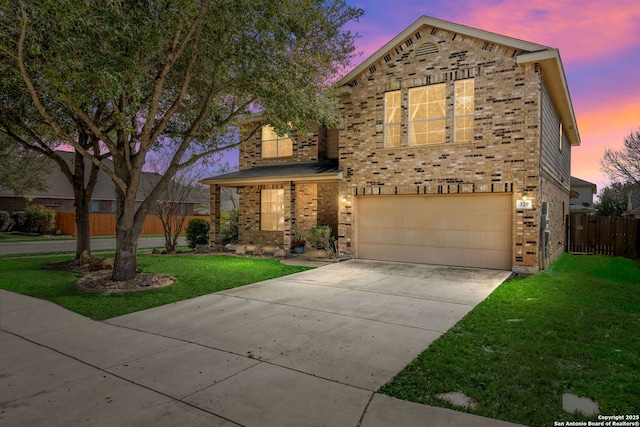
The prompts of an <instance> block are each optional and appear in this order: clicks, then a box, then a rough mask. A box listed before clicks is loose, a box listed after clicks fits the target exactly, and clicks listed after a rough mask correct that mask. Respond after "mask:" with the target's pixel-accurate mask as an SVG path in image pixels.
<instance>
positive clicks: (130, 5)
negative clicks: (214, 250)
mask: <svg viewBox="0 0 640 427" xmlns="http://www.w3.org/2000/svg"><path fill="white" fill-rule="evenodd" d="M0 4H1V5H2V8H0V20H2V22H1V23H0V52H2V53H1V54H2V62H3V64H4V65H3V70H2V71H3V73H9V74H10V75H11V76H12V78H18V79H19V80H20V81H21V83H22V84H23V86H22V87H23V88H24V91H23V95H22V96H26V97H28V99H29V102H31V103H32V105H33V108H34V109H35V110H37V112H38V114H39V116H40V118H39V122H38V123H37V124H34V126H46V127H47V128H49V129H50V130H51V133H52V134H53V135H55V136H56V137H57V139H58V140H59V141H63V142H65V143H67V144H69V145H71V146H73V147H74V148H75V150H76V151H77V152H78V153H80V154H82V155H83V156H84V157H85V158H87V159H89V160H90V161H91V163H92V164H94V165H96V166H97V167H99V168H100V169H102V170H103V171H104V172H105V173H106V174H107V175H108V176H109V177H110V178H111V179H112V181H113V183H114V186H115V193H116V202H117V214H116V217H117V218H116V222H117V225H116V259H115V267H114V272H113V276H112V278H113V279H114V280H126V279H130V278H132V277H134V276H135V274H136V267H137V259H136V250H137V239H138V237H139V235H140V232H141V230H142V225H143V222H144V218H145V216H146V215H147V213H148V212H149V210H150V209H151V207H152V206H153V204H154V203H155V200H156V199H157V198H158V196H159V195H160V194H161V193H162V192H163V191H164V190H165V188H166V187H167V185H168V184H169V182H170V181H171V179H172V177H173V176H174V175H175V174H176V173H177V172H178V171H179V170H180V169H183V168H185V167H188V166H189V165H192V164H193V163H195V162H196V161H198V159H200V158H203V157H206V156H209V155H211V154H212V153H216V152H220V151H221V150H225V149H228V148H229V147H231V146H234V145H237V144H239V143H241V142H242V141H238V139H237V138H233V135H237V133H233V132H231V127H232V126H234V125H237V124H238V123H239V119H240V118H241V117H242V116H243V115H246V114H247V113H249V112H251V111H261V112H262V113H263V115H264V117H265V120H266V121H268V122H269V123H270V124H272V125H273V126H274V127H275V128H276V130H277V131H279V132H287V131H288V132H291V133H293V130H294V129H295V130H297V131H298V132H305V131H306V130H308V129H309V125H310V124H311V123H314V122H316V123H317V122H320V123H327V124H335V123H336V122H337V121H338V109H337V97H336V96H335V95H336V94H335V93H333V92H332V91H331V90H330V88H329V82H330V81H331V79H332V77H334V75H335V73H336V72H337V71H338V70H339V69H340V68H343V67H346V66H348V64H349V61H350V59H351V57H352V54H353V52H354V35H353V34H351V33H350V32H349V31H346V30H344V29H343V26H344V24H346V23H347V22H349V21H350V20H352V19H357V18H358V17H359V16H360V15H361V14H362V11H361V10H359V9H354V8H351V7H349V6H348V5H346V3H345V2H344V1H343V0H325V1H313V0H278V1H274V0H209V1H207V0H164V1H154V0H146V1H145V0H142V1H137V2H128V1H122V0H113V1H104V0H100V1H98V0H81V1H78V0H73V1H72V0H48V1H44V0H40V1H38V0H33V1H29V2H26V1H24V2H23V1H17V0H0ZM69 117H75V118H77V120H79V122H80V123H81V124H82V125H81V126H82V127H83V129H86V130H87V132H88V133H89V135H90V136H91V137H92V138H95V139H96V140H97V141H99V142H100V143H101V144H104V150H100V151H99V152H96V151H95V150H93V151H90V150H87V149H86V148H85V147H83V146H82V145H81V144H80V143H79V142H78V139H77V138H76V135H74V134H71V133H70V132H69V128H68V126H65V122H66V121H67V120H68V118H69ZM158 146H171V147H172V150H173V157H172V160H171V162H170V164H169V166H168V168H167V171H166V173H165V174H164V175H163V176H162V177H161V179H159V180H158V182H157V183H156V185H155V187H154V188H153V189H152V190H151V191H150V192H149V195H148V197H147V198H146V199H145V200H144V201H142V203H140V205H139V206H138V205H136V203H135V197H136V193H137V191H138V188H139V186H140V182H141V174H142V168H143V166H144V164H145V161H146V159H147V155H148V154H149V153H150V152H151V151H152V150H154V148H156V147H158ZM104 152H108V153H109V155H110V157H111V159H112V160H113V167H112V168H109V167H108V166H107V164H105V163H104V162H103V161H102V160H103V159H102V158H101V154H102V153H104Z"/></svg>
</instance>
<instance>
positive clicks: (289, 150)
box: [262, 126, 293, 158]
mask: <svg viewBox="0 0 640 427" xmlns="http://www.w3.org/2000/svg"><path fill="white" fill-rule="evenodd" d="M292 155H293V144H292V141H291V138H289V137H288V136H287V135H284V136H278V135H277V134H276V133H275V132H274V131H273V128H272V127H271V126H263V127H262V157H263V158H265V157H287V156H292Z"/></svg>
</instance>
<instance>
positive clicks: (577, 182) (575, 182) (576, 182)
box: [571, 176, 598, 194]
mask: <svg viewBox="0 0 640 427" xmlns="http://www.w3.org/2000/svg"><path fill="white" fill-rule="evenodd" d="M571 187H591V192H592V193H593V194H596V193H597V192H598V188H597V187H596V185H595V184H594V183H593V182H589V181H585V180H584V179H580V178H576V177H575V176H572V177H571Z"/></svg>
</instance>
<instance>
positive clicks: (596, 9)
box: [450, 0, 640, 63]
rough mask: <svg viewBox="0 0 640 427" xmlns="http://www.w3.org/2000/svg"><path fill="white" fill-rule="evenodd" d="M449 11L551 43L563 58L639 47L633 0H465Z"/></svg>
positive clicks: (475, 23)
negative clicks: (527, 0)
mask: <svg viewBox="0 0 640 427" xmlns="http://www.w3.org/2000/svg"><path fill="white" fill-rule="evenodd" d="M452 13H453V14H454V16H451V17H450V18H453V19H456V20H457V22H460V23H462V24H465V25H469V26H472V27H476V28H480V29H483V30H487V31H491V32H495V33H499V34H503V35H507V36H510V37H515V38H519V39H522V40H526V41H530V42H534V43H539V44H543V45H546V46H551V47H557V48H559V49H560V51H561V52H562V56H563V60H564V61H565V62H566V63H574V62H575V63H582V62H590V61H594V60H597V59H601V58H605V57H609V56H612V55H616V54H618V53H620V52H623V51H628V50H630V49H632V48H634V47H635V48H638V47H640V31H638V27H637V25H638V20H639V19H640V2H639V1H638V0H616V1H609V2H606V4H604V3H603V2H602V1H600V0H565V1H561V0H536V1H535V2H533V1H532V2H522V1H520V0H515V1H514V0H502V1H498V2H493V3H489V4H488V3H487V2H486V0H469V1H466V2H464V6H463V7H459V8H458V9H457V10H455V11H453V12H452Z"/></svg>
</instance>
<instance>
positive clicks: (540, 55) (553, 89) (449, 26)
mask: <svg viewBox="0 0 640 427" xmlns="http://www.w3.org/2000/svg"><path fill="white" fill-rule="evenodd" d="M425 26H426V27H432V28H439V29H442V30H446V31H451V32H453V33H457V34H461V35H463V36H468V37H473V38H477V39H481V40H485V41H488V42H491V43H496V44H501V45H504V46H508V47H512V48H514V49H516V50H519V51H522V52H519V53H518V54H517V55H516V62H517V64H519V65H524V64H533V63H535V64H538V65H539V66H540V68H541V69H542V72H543V73H544V76H545V83H546V84H547V88H548V90H549V93H550V95H551V99H552V100H553V103H554V105H555V108H556V111H557V112H558V115H559V116H560V120H561V121H562V125H563V128H564V130H565V132H566V134H567V138H568V139H569V143H570V144H571V145H580V134H579V132H578V125H577V122H576V118H575V113H574V111H573V104H572V103H571V97H570V95H569V87H568V85H567V80H566V76H565V73H564V68H563V66H562V61H561V59H560V52H559V51H558V49H554V48H551V47H548V46H544V45H541V44H537V43H531V42H527V41H524V40H520V39H516V38H512V37H507V36H503V35H500V34H496V33H492V32H489V31H484V30H480V29H477V28H472V27H467V26H465V25H461V24H455V23H453V22H449V21H443V20H441V19H437V18H432V17H430V16H422V17H420V18H418V20H416V21H415V22H414V23H413V24H411V25H409V26H408V27H407V28H406V29H405V30H404V31H402V32H401V33H400V34H398V35H397V36H396V37H394V38H393V39H392V40H391V41H389V42H388V43H387V44H385V45H384V46H382V47H381V48H380V49H378V50H377V51H376V52H375V53H374V54H373V55H371V56H370V57H369V58H367V59H366V60H364V61H363V62H362V63H361V64H360V65H358V66H357V67H356V68H354V69H353V70H351V72H349V73H348V74H347V75H345V76H344V77H343V78H341V79H340V80H339V81H338V82H337V83H336V85H337V86H338V87H345V89H346V90H349V89H350V88H349V87H348V86H347V85H348V84H349V83H351V81H352V80H353V79H355V78H356V77H358V76H359V75H360V74H362V73H363V72H365V71H366V70H368V69H369V68H370V67H371V66H372V65H374V64H377V63H378V61H380V60H381V59H382V58H383V57H384V56H385V55H387V54H388V53H389V52H391V51H392V50H393V49H395V48H396V47H397V46H399V45H400V44H401V43H403V42H404V41H405V40H406V39H408V38H409V37H411V36H412V35H413V34H414V33H415V32H416V31H418V30H419V29H420V28H422V27H425Z"/></svg>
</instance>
